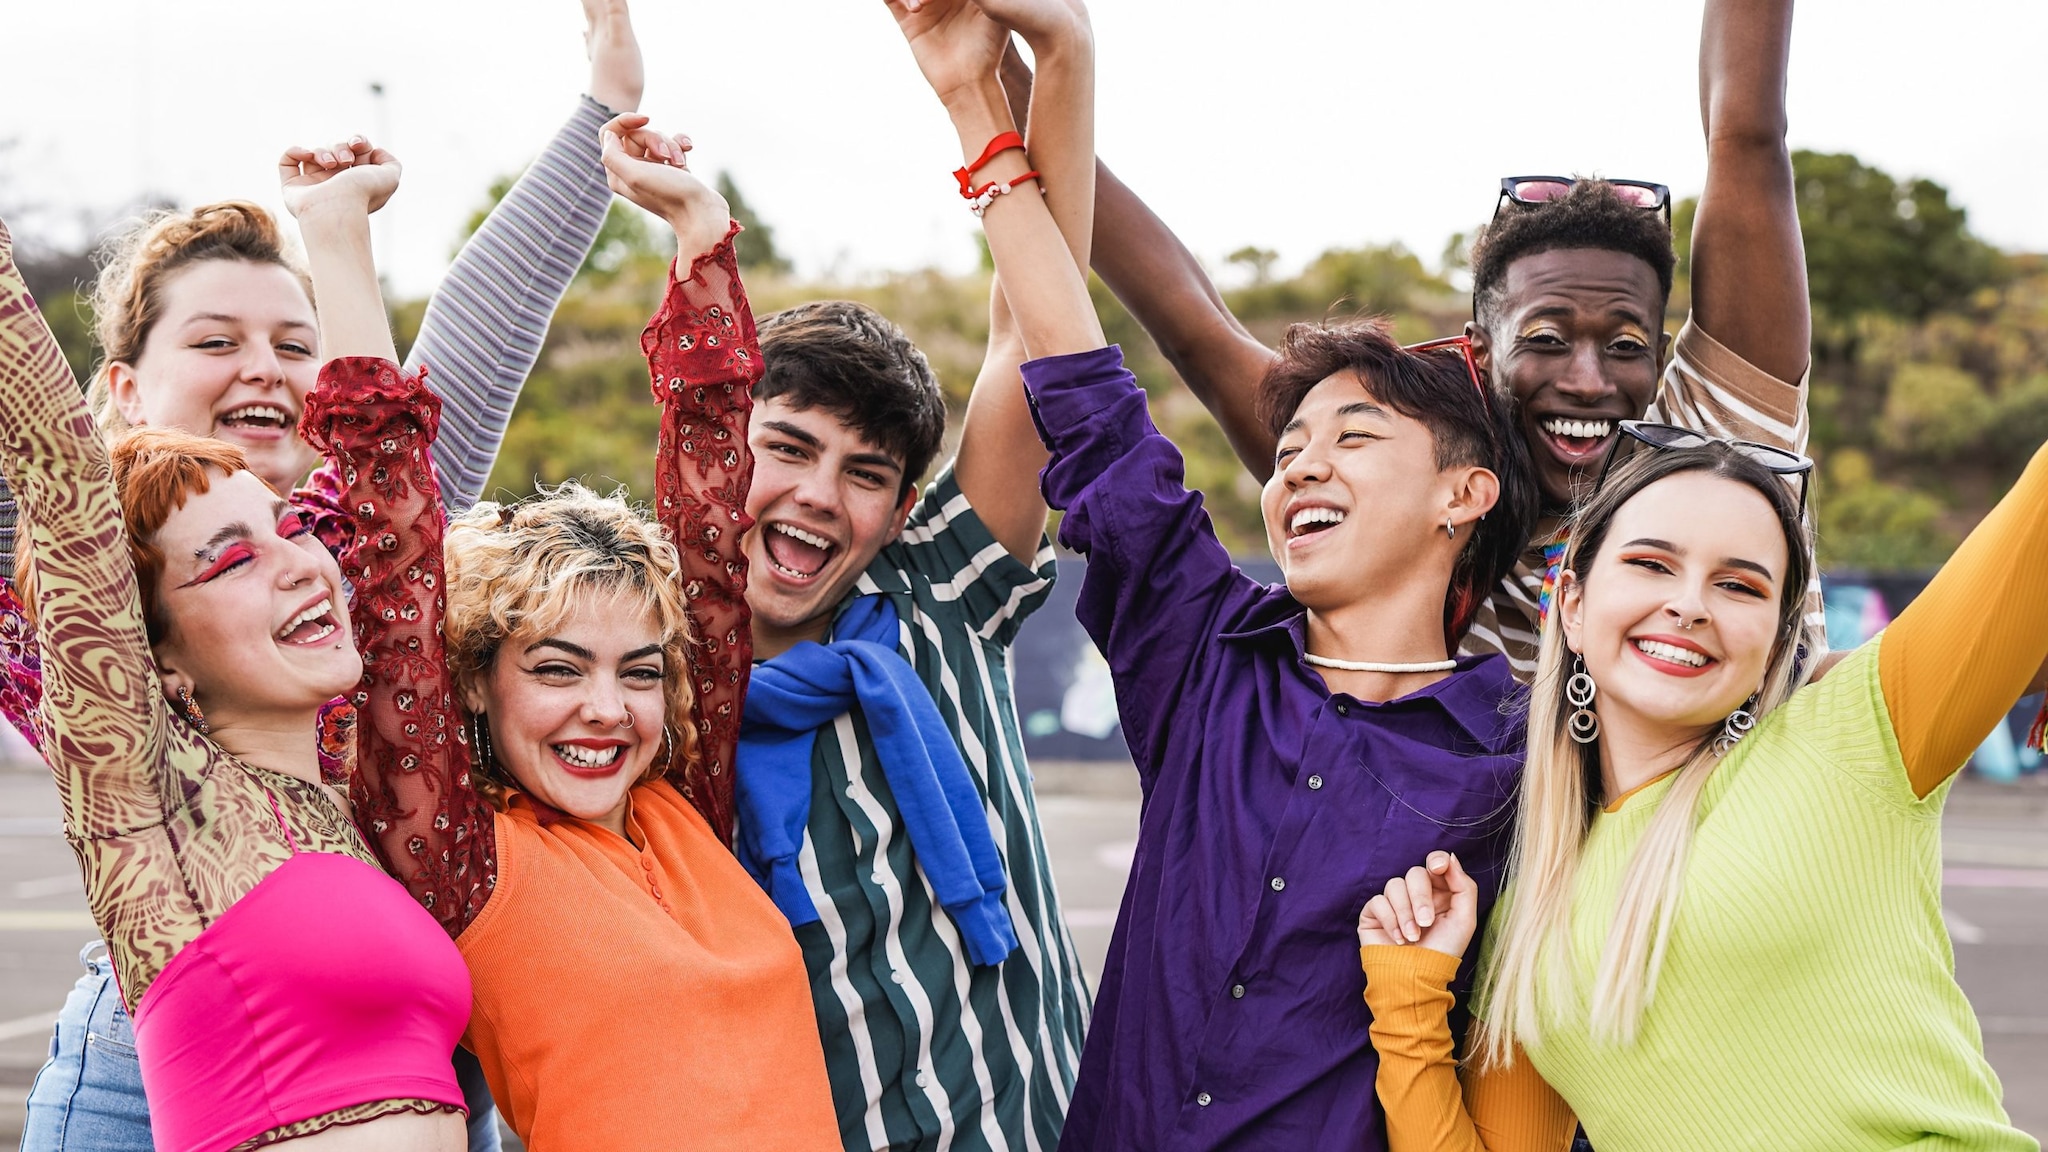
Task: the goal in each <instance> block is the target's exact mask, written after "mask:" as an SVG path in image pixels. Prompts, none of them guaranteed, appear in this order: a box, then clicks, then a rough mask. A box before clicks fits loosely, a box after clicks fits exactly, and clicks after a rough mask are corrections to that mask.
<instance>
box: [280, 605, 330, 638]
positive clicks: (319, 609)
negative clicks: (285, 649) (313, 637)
mask: <svg viewBox="0 0 2048 1152" xmlns="http://www.w3.org/2000/svg"><path fill="white" fill-rule="evenodd" d="M333 610H334V601H332V600H322V601H321V602H319V603H318V604H315V605H313V606H312V607H311V608H308V609H306V610H305V611H304V612H301V613H299V614H298V615H297V616H294V617H292V618H291V622H290V623H288V624H286V625H285V626H284V627H282V628H279V629H278V630H277V638H278V639H280V640H282V639H284V638H285V637H286V636H289V635H290V634H291V630H292V629H294V628H297V627H298V626H299V625H301V624H305V623H307V622H309V621H313V620H318V619H319V618H321V617H322V616H325V615H327V614H328V613H329V612H332V611H333ZM333 631H334V625H332V624H329V625H328V626H327V631H326V632H322V633H320V636H321V637H325V636H327V635H328V634H329V633H331V632H333Z"/></svg>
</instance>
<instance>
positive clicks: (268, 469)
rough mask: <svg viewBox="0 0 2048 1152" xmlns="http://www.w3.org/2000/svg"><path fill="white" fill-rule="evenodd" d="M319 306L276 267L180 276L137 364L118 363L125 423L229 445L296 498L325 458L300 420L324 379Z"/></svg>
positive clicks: (172, 279)
mask: <svg viewBox="0 0 2048 1152" xmlns="http://www.w3.org/2000/svg"><path fill="white" fill-rule="evenodd" d="M317 336H318V329H317V321H316V319H315V317H314V314H313V304H312V302H311V301H310V300H308V299H307V298H306V291H305V289H304V288H302V287H301V286H300V284H299V280H298V278H297V277H296V276H294V275H292V273H291V272H289V271H288V270H286V269H284V268H281V267H279V266H277V265H275V264H257V263H249V262H246V261H241V260H202V261H200V262H198V263H195V264H192V265H190V266H188V267H186V268H183V269H180V270H179V271H177V272H174V273H172V274H170V275H169V277H167V278H166V280H165V281H164V284H163V289H162V310H161V312H160V313H159V315H158V319H157V322H156V324H155V326H154V327H152V328H151V329H150V330H149V336H148V339H147V340H146V341H145V342H144V343H143V346H142V354H141V355H139V356H137V357H136V358H135V362H134V363H132V364H123V363H115V364H113V365H111V366H110V369H109V379H108V387H109V389H110V391H111V394H112V396H113V400H114V405H115V407H116V408H117V409H118V410H119V411H120V413H121V417H122V419H124V420H126V421H127V422H128V423H129V424H131V425H134V426H136V427H152V428H177V429H179V430H181V431H185V432H190V433H192V434H193V435H195V436H210V437H213V438H214V439H217V440H223V441H226V442H228V443H230V444H233V445H235V446H236V447H238V448H240V449H242V451H243V452H244V453H245V454H246V455H247V456H248V459H249V467H250V469H251V470H252V471H254V472H255V473H256V474H257V475H258V476H260V477H262V478H263V480H264V481H265V482H266V483H268V484H269V485H270V486H271V487H272V488H275V489H276V490H277V491H280V492H289V491H291V489H292V488H293V487H295V486H296V485H297V484H298V483H299V482H300V481H302V480H304V479H305V477H306V474H307V473H308V472H310V471H312V469H313V466H314V465H315V464H316V463H318V461H319V454H318V453H316V452H314V450H313V449H312V447H311V446H310V445H308V444H307V443H306V442H305V441H304V440H301V439H299V434H298V426H299V414H300V412H302V411H303V410H304V407H305V398H306V393H307V392H309V391H311V390H312V388H313V385H314V383H315V382H316V381H317V379H318V377H319V373H320V358H319V355H318V350H319V345H318V343H317V342H316V337H317Z"/></svg>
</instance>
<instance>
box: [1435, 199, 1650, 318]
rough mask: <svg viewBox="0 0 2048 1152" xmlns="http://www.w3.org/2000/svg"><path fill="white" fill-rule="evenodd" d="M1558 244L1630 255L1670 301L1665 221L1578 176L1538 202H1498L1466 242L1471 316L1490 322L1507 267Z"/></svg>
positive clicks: (1550, 249)
mask: <svg viewBox="0 0 2048 1152" xmlns="http://www.w3.org/2000/svg"><path fill="white" fill-rule="evenodd" d="M1560 248H1600V249H1605V250H1607V251H1609V252H1620V253H1623V254H1624V255H1628V256H1634V257H1635V258H1637V259H1638V260H1641V261H1642V262H1643V263H1645V264H1648V265H1649V266H1650V268H1651V270H1652V271H1654V272H1656V273H1657V288H1658V290H1659V291H1660V292H1661V293H1662V294H1663V298H1664V299H1665V300H1666V301H1667V302H1668V301H1669V300H1670V299H1671V272H1672V269H1673V267H1674V266H1675V265H1676V264H1677V262H1678V258H1677V257H1676V256H1675V255H1674V254H1673V253H1672V251H1671V225H1670V223H1668V222H1667V221H1666V220H1665V219H1664V214H1663V213H1662V212H1651V211H1646V210H1644V209H1642V208H1638V207H1636V206H1634V205H1632V204H1629V203H1627V202H1626V201H1624V200H1622V199H1621V197H1619V196H1616V195H1615V194H1614V186H1613V185H1612V184H1609V183H1607V182H1606V181H1605V180H1580V181H1579V182H1578V183H1576V184H1574V185H1572V187H1571V191H1570V192H1567V193H1566V194H1565V195H1563V196H1560V197H1558V198H1557V199H1555V200H1546V201H1544V202H1543V203H1541V204H1516V203H1508V204H1503V205H1501V210H1500V212H1499V213H1498V214H1497V215H1495V216H1494V218H1493V222H1492V223H1490V224H1488V225H1487V226H1486V227H1485V228H1484V229H1482V230H1481V231H1480V233H1479V238H1478V239H1477V240H1474V241H1473V242H1472V316H1473V318H1474V319H1476V320H1478V321H1479V322H1480V323H1481V324H1489V325H1490V324H1491V322H1492V318H1493V316H1494V315H1495V314H1496V312H1497V310H1498V309H1499V307H1500V297H1501V287H1502V285H1503V284H1504V283H1506V281H1507V277H1508V265H1510V264H1513V263H1514V262H1515V261H1517V260H1519V259H1521V258H1522V257H1524V256H1534V255H1536V254H1537V253H1539V252H1551V251H1555V250H1557V249H1560Z"/></svg>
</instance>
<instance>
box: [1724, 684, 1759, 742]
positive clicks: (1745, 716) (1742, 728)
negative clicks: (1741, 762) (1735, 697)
mask: <svg viewBox="0 0 2048 1152" xmlns="http://www.w3.org/2000/svg"><path fill="white" fill-rule="evenodd" d="M1758 695H1759V693H1755V692H1752V693H1750V696H1749V699H1747V700H1744V701H1743V702H1742V707H1740V708H1737V709H1736V710H1735V711H1733V712H1730V713H1729V714H1728V719H1726V720H1724V721H1722V722H1721V734H1720V735H1718V736H1716V737H1714V755H1716V756H1726V755H1727V754H1728V750H1729V749H1730V748H1733V747H1735V745H1736V744H1738V743H1740V742H1741V740H1742V738H1743V737H1744V736H1747V735H1749V730H1750V729H1751V728H1754V727H1756V698H1757V696H1758Z"/></svg>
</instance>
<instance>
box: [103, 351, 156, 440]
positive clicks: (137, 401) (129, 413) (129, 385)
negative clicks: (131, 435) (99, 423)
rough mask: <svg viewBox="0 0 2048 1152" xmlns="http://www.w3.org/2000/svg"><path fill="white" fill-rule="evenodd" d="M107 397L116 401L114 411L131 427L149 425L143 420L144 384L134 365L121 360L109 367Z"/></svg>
mask: <svg viewBox="0 0 2048 1152" xmlns="http://www.w3.org/2000/svg"><path fill="white" fill-rule="evenodd" d="M107 395H108V396H109V397H111V398H112V399H113V401H114V411H116V412H119V413H120V414H121V419H123V420H125V421H127V422H128V423H129V425H130V426H132V427H136V428H140V427H142V426H143V425H144V424H146V423H148V421H146V420H144V419H143V412H142V384H141V383H140V382H139V381H138V380H136V378H135V369H134V367H133V366H132V365H129V364H126V363H123V362H122V361H119V360H116V361H114V362H113V363H111V364H109V365H107Z"/></svg>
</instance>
